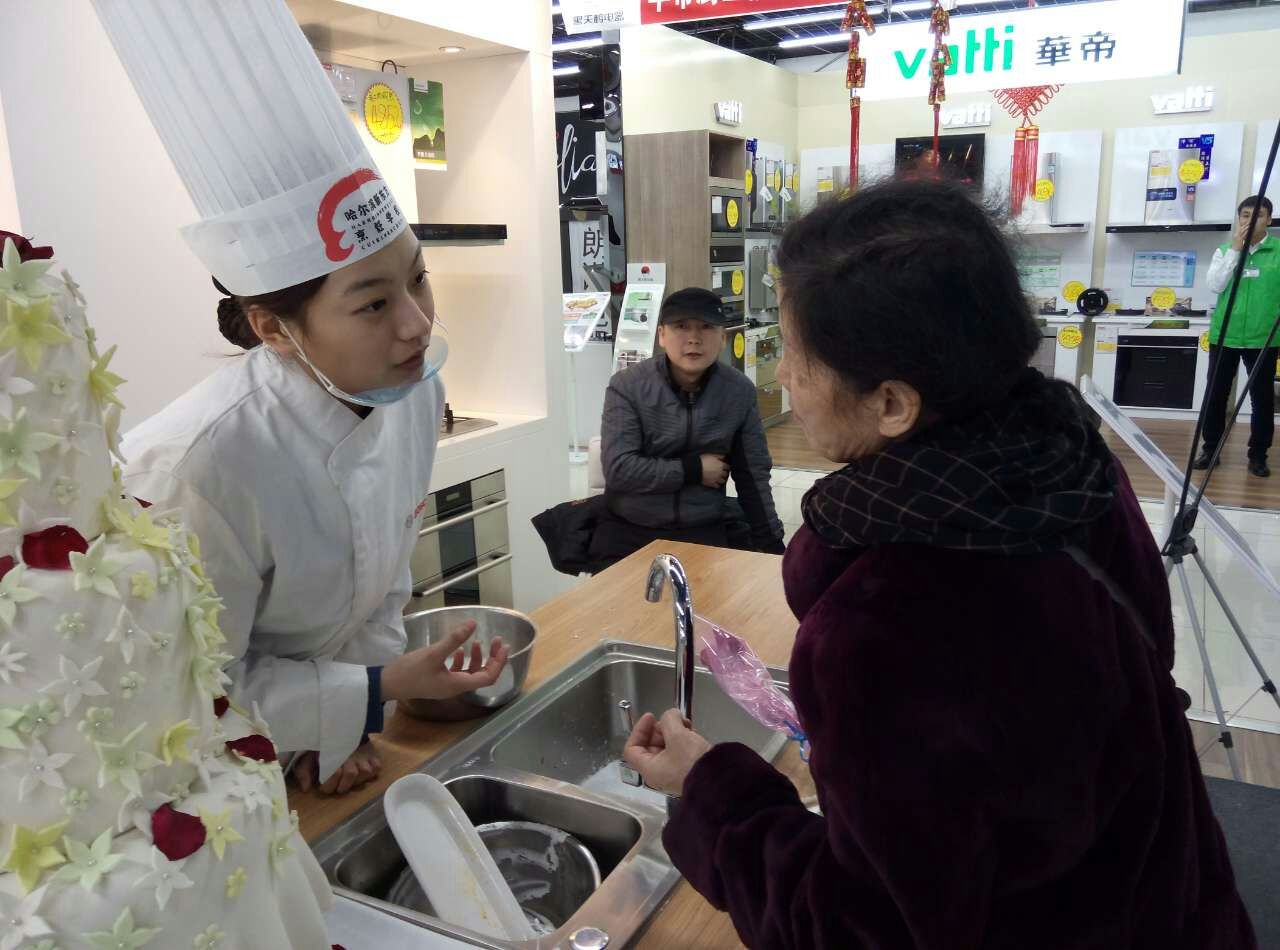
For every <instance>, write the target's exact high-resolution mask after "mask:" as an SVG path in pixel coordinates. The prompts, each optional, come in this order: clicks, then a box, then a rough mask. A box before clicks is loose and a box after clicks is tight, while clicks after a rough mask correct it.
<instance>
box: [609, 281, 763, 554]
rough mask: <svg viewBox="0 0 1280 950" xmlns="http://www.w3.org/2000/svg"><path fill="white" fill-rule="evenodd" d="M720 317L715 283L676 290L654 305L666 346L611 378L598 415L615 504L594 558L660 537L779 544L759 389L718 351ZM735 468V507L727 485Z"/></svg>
mask: <svg viewBox="0 0 1280 950" xmlns="http://www.w3.org/2000/svg"><path fill="white" fill-rule="evenodd" d="M724 326H725V312H724V308H723V306H722V305H721V303H720V300H719V298H717V297H716V295H715V294H713V293H711V292H710V291H709V290H703V289H701V288H698V287H690V288H687V289H685V290H681V291H677V292H676V293H673V294H672V295H671V296H670V297H668V298H667V299H666V301H665V302H664V303H663V305H662V309H661V311H660V312H659V315H658V347H659V348H660V350H661V352H659V353H657V355H655V356H654V357H653V358H652V359H648V360H645V361H644V362H643V363H640V364H639V365H637V366H633V367H631V368H630V369H627V370H624V371H623V372H621V373H618V374H617V375H616V376H614V377H613V379H612V381H610V383H609V389H608V391H607V392H606V393H605V397H604V418H603V421H602V422H601V426H600V437H601V445H600V448H601V463H602V466H603V468H604V480H605V499H606V503H607V507H608V511H607V513H606V514H604V515H603V517H601V519H600V521H599V523H598V524H597V526H596V529H595V534H594V536H593V538H592V543H591V556H592V558H593V560H595V561H597V562H600V563H610V562H612V561H615V560H618V559H620V558H623V557H626V556H627V555H628V554H631V553H632V552H633V551H636V550H639V549H640V548H642V547H644V545H646V544H648V543H649V542H650V541H654V540H656V539H658V538H663V539H666V540H672V541H692V542H695V543H699V544H710V545H716V546H719V547H725V546H732V547H739V548H745V549H748V550H757V551H766V552H769V553H772V554H781V553H782V551H783V549H784V548H783V543H782V537H783V532H782V523H781V522H780V521H779V520H778V515H777V512H776V511H775V510H774V507H773V494H772V492H771V491H770V490H769V471H770V469H771V468H772V466H773V462H772V460H771V459H770V458H769V446H768V445H767V443H766V442H765V438H764V426H763V425H761V423H760V411H759V409H758V408H757V406H756V389H755V386H753V385H752V383H751V381H750V380H749V379H747V377H746V376H744V375H743V374H742V373H740V372H739V371H738V370H736V369H733V368H732V367H730V366H726V365H724V364H723V363H720V362H719V356H720V353H721V351H722V350H723V349H724V345H725V331H724ZM730 475H732V476H733V481H734V485H735V486H736V488H737V491H738V503H739V504H740V505H741V507H740V508H739V506H738V505H737V504H733V503H732V502H731V501H730V500H729V499H728V498H726V495H725V482H726V481H727V480H728V478H729V476H730Z"/></svg>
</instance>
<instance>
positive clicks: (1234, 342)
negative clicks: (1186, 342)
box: [1209, 235, 1280, 350]
mask: <svg viewBox="0 0 1280 950" xmlns="http://www.w3.org/2000/svg"><path fill="white" fill-rule="evenodd" d="M1230 248H1231V245H1230V244H1224V245H1222V250H1224V251H1226V250H1230ZM1254 271H1257V274H1258V276H1256V277H1247V276H1246V277H1245V278H1244V279H1243V280H1241V281H1240V290H1239V292H1238V293H1237V294H1236V305H1235V307H1234V308H1233V309H1232V311H1231V326H1229V327H1227V338H1226V340H1224V341H1223V345H1225V346H1229V347H1231V348H1233V349H1239V350H1260V349H1262V347H1263V346H1264V345H1266V342H1267V334H1268V333H1270V332H1271V324H1273V323H1274V322H1275V320H1276V317H1278V316H1280V240H1277V239H1276V238H1275V236H1274V235H1269V236H1268V237H1267V239H1266V240H1265V241H1263V242H1262V245H1261V246H1260V247H1259V248H1258V249H1257V250H1256V251H1254V252H1253V253H1252V254H1250V255H1249V261H1248V263H1247V264H1245V274H1249V273H1252V272H1254ZM1230 296H1231V285H1230V284H1228V285H1227V289H1226V291H1224V292H1223V293H1222V294H1220V295H1219V296H1218V305H1217V306H1216V307H1215V308H1214V311H1213V320H1212V321H1211V322H1210V325H1209V340H1210V342H1211V343H1213V344H1215V345H1217V343H1218V333H1219V332H1220V331H1221V329H1222V315H1223V312H1224V311H1225V310H1226V309H1227V299H1228V298H1229V297H1230ZM1271 345H1272V346H1280V332H1277V333H1276V336H1275V337H1274V338H1273V339H1272V340H1271Z"/></svg>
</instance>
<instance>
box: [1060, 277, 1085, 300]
mask: <svg viewBox="0 0 1280 950" xmlns="http://www.w3.org/2000/svg"><path fill="white" fill-rule="evenodd" d="M1084 292H1085V286H1084V284H1082V283H1080V281H1078V280H1073V281H1071V283H1069V284H1067V286H1065V287H1063V288H1062V298H1063V299H1064V300H1065V301H1066V302H1067V303H1075V302H1076V301H1077V300H1079V299H1080V295H1081V294H1082V293H1084Z"/></svg>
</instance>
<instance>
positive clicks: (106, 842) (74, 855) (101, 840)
mask: <svg viewBox="0 0 1280 950" xmlns="http://www.w3.org/2000/svg"><path fill="white" fill-rule="evenodd" d="M112 837H113V836H112V834H111V829H110V828H108V829H107V830H106V831H104V832H103V833H102V834H100V835H98V837H97V838H95V839H94V842H93V844H91V845H86V844H84V843H83V842H80V841H76V840H75V839H74V838H70V837H64V838H63V839H62V841H63V844H65V845H66V846H67V863H66V864H65V865H63V866H62V867H60V868H58V871H57V873H56V874H54V875H53V878H52V880H55V881H73V882H75V883H78V884H79V885H80V886H81V887H83V888H84V889H85V890H86V891H91V890H93V889H94V888H95V887H97V886H98V882H99V881H101V880H102V878H103V877H104V876H105V875H107V874H110V873H111V872H112V871H113V870H114V869H115V866H116V865H117V864H119V863H120V862H121V861H123V860H124V855H123V854H112V853H111V841H112Z"/></svg>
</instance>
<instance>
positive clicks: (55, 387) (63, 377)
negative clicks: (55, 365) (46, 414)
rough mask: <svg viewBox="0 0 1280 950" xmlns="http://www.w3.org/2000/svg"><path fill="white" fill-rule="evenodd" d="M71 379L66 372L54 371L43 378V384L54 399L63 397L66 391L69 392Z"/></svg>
mask: <svg viewBox="0 0 1280 950" xmlns="http://www.w3.org/2000/svg"><path fill="white" fill-rule="evenodd" d="M72 382H73V380H72V379H71V377H70V376H68V375H67V374H66V373H63V372H58V371H54V372H52V373H50V374H49V375H48V376H46V377H45V378H44V384H45V386H46V387H47V388H48V390H49V395H51V396H53V397H54V398H55V399H63V398H65V397H66V395H67V393H69V392H71V386H72Z"/></svg>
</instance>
